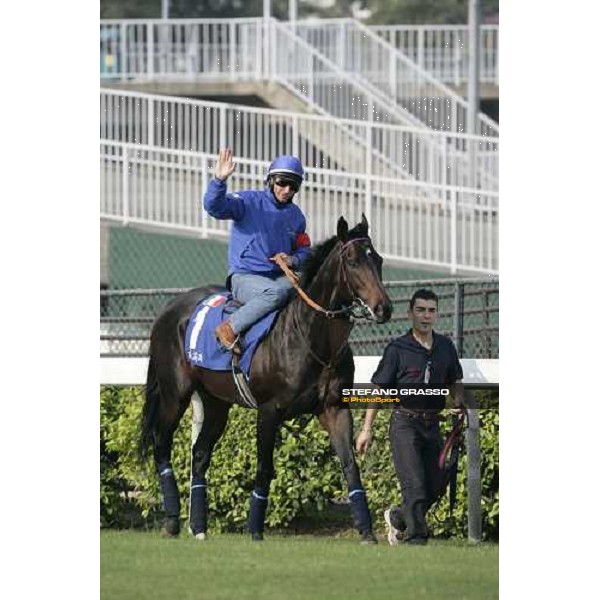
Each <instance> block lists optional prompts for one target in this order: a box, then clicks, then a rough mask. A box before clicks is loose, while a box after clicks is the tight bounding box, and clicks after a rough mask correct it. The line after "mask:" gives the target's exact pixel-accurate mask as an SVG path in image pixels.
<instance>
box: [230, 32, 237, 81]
mask: <svg viewBox="0 0 600 600" xmlns="http://www.w3.org/2000/svg"><path fill="white" fill-rule="evenodd" d="M236 54H237V50H236V40H235V23H234V22H231V23H229V80H230V81H235V80H236V76H237V69H236V64H235V62H236V61H235V57H236Z"/></svg>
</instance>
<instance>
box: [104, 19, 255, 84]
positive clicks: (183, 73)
mask: <svg viewBox="0 0 600 600" xmlns="http://www.w3.org/2000/svg"><path fill="white" fill-rule="evenodd" d="M264 39H265V23H264V21H263V19H262V18H247V19H169V20H161V19H139V20H138V19H135V20H134V19H131V20H130V19H127V20H102V21H101V22H100V77H101V79H115V78H116V79H131V78H135V79H138V80H152V79H154V78H156V77H160V78H161V79H169V80H184V81H185V80H189V79H193V80H202V79H203V78H209V79H210V80H211V81H214V80H215V79H221V80H234V81H249V80H258V79H262V78H263V77H264V66H263V56H264V48H263V40H264Z"/></svg>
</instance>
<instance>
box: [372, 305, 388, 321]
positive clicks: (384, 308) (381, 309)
mask: <svg viewBox="0 0 600 600" xmlns="http://www.w3.org/2000/svg"><path fill="white" fill-rule="evenodd" d="M373 314H374V315H375V321H376V322H377V323H387V322H388V321H389V320H390V318H391V316H392V304H391V302H390V301H389V300H386V301H385V302H380V303H379V304H378V305H377V306H376V307H375V310H374V311H373Z"/></svg>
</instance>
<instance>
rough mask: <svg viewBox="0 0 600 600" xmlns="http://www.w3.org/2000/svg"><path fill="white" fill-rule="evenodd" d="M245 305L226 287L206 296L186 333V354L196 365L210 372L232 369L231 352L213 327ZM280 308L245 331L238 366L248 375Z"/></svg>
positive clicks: (191, 318) (192, 317)
mask: <svg viewBox="0 0 600 600" xmlns="http://www.w3.org/2000/svg"><path fill="white" fill-rule="evenodd" d="M240 306H242V304H241V303H240V302H238V301H237V300H235V299H234V298H233V296H232V294H231V292H229V291H226V290H223V291H222V292H217V293H213V294H211V295H210V296H207V297H206V298H203V299H202V300H201V301H200V302H199V303H198V305H197V306H196V308H195V309H194V311H193V313H192V316H191V317H190V320H189V322H188V325H187V327H186V333H185V356H186V357H187V359H188V361H189V363H190V364H191V365H193V366H197V367H202V368H204V369H209V370H211V371H230V370H231V360H232V355H231V352H228V351H226V350H225V349H224V348H223V347H222V346H221V345H220V344H219V342H218V341H217V339H216V337H215V334H214V330H215V328H216V327H217V326H218V325H219V324H220V323H221V322H222V321H224V320H226V319H228V318H229V317H230V315H231V314H232V313H233V312H235V311H236V310H237V309H238V308H239V307H240ZM278 314H279V311H273V312H271V313H269V314H267V315H265V316H264V317H263V318H262V319H260V320H259V321H257V322H256V323H255V324H254V325H252V327H250V329H248V330H247V331H246V332H245V334H244V338H243V341H242V342H241V344H240V347H241V350H242V354H241V356H240V357H239V367H240V369H241V370H242V372H243V373H244V375H245V376H246V378H247V377H248V375H249V372H250V364H251V362H252V357H253V356H254V352H255V351H256V348H257V347H258V344H259V343H260V342H261V341H262V340H263V339H264V338H265V336H266V335H267V334H268V333H269V332H270V331H271V329H272V327H273V324H274V323H275V319H276V318H277V315H278Z"/></svg>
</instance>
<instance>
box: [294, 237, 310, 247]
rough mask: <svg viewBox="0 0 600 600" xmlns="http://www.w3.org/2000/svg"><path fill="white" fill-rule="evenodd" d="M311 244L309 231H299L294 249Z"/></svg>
mask: <svg viewBox="0 0 600 600" xmlns="http://www.w3.org/2000/svg"><path fill="white" fill-rule="evenodd" d="M307 246H310V238H309V237H308V233H297V234H296V239H295V240H294V249H295V250H297V249H298V248H306V247H307Z"/></svg>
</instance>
